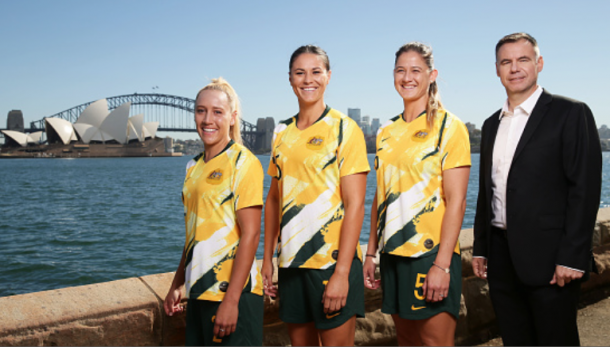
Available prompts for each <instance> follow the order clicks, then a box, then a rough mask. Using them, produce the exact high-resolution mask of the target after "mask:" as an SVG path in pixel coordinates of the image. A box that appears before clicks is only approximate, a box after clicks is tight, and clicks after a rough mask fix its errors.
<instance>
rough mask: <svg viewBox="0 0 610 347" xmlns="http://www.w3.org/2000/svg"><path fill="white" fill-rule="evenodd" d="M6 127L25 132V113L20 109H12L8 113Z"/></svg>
mask: <svg viewBox="0 0 610 347" xmlns="http://www.w3.org/2000/svg"><path fill="white" fill-rule="evenodd" d="M6 128H7V129H8V130H14V131H19V132H23V130H25V128H24V126H23V113H22V112H21V111H20V110H12V111H10V112H9V113H8V117H7V118H6Z"/></svg>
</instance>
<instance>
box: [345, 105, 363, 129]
mask: <svg viewBox="0 0 610 347" xmlns="http://www.w3.org/2000/svg"><path fill="white" fill-rule="evenodd" d="M347 116H348V117H350V118H351V119H353V120H355V121H356V123H358V125H360V109H359V108H348V109H347Z"/></svg>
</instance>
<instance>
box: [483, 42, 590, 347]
mask: <svg viewBox="0 0 610 347" xmlns="http://www.w3.org/2000/svg"><path fill="white" fill-rule="evenodd" d="M543 66H544V61H543V59H542V56H540V50H539V48H538V44H537V42H536V40H535V39H534V38H533V37H532V36H530V35H529V34H525V33H517V34H511V35H507V36H505V37H503V38H502V39H501V40H500V41H499V42H498V44H497V45H496V72H497V75H498V77H500V80H501V82H502V84H503V85H504V88H505V89H506V94H507V100H506V102H505V103H504V107H503V108H502V109H501V110H499V111H497V112H496V113H494V114H493V115H492V116H491V117H489V118H488V119H487V120H486V121H485V124H484V125H483V129H482V139H481V163H480V173H479V196H478V201H477V212H476V217H475V225H474V236H475V240H474V258H473V262H472V266H473V270H474V273H475V275H477V276H479V277H481V278H487V280H488V282H489V290H490V296H491V301H492V304H493V307H494V310H495V312H496V317H497V321H498V325H499V327H500V334H501V335H502V339H503V342H504V344H505V345H579V344H580V340H579V337H578V327H577V325H576V315H577V305H578V296H579V291H580V285H581V282H582V281H584V280H585V279H586V278H587V277H588V273H589V271H591V268H592V265H593V266H594V264H593V258H592V253H591V239H592V235H593V228H594V226H595V219H596V216H597V210H598V208H599V200H600V194H601V146H600V142H599V135H598V133H597V127H596V126H595V120H594V118H593V114H592V113H591V110H590V109H589V107H587V105H586V104H584V103H582V102H579V101H575V100H571V99H568V98H565V97H562V96H558V95H553V94H550V93H549V92H547V91H546V90H543V89H542V88H541V87H540V86H539V85H538V83H537V82H538V73H539V72H540V71H542V68H543ZM592 78H593V76H592Z"/></svg>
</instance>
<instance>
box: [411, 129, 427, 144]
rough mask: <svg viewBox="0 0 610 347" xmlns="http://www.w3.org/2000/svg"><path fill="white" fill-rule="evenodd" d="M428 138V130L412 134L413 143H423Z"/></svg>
mask: <svg viewBox="0 0 610 347" xmlns="http://www.w3.org/2000/svg"><path fill="white" fill-rule="evenodd" d="M427 137H428V130H419V131H417V132H415V134H413V141H417V142H424V141H425V140H426V138H427Z"/></svg>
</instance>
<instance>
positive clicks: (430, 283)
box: [423, 265, 451, 302]
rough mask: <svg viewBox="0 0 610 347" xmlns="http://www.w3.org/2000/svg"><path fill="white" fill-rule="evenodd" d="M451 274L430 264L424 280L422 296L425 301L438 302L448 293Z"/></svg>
mask: <svg viewBox="0 0 610 347" xmlns="http://www.w3.org/2000/svg"><path fill="white" fill-rule="evenodd" d="M450 279H451V274H448V273H446V272H445V271H443V270H441V269H439V268H438V267H436V266H434V265H432V267H431V268H430V270H429V271H428V275H427V276H426V280H425V281H424V287H423V289H424V296H425V297H426V301H429V302H439V301H442V300H444V299H445V298H446V297H447V295H448V294H449V280H450Z"/></svg>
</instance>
